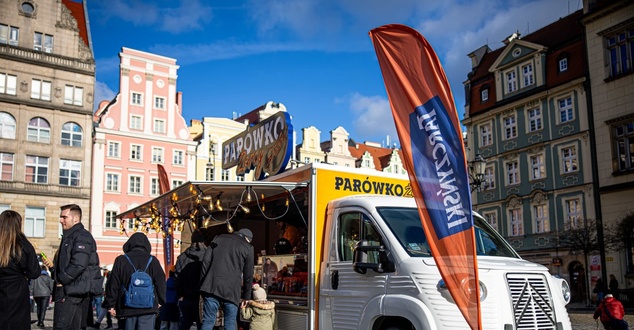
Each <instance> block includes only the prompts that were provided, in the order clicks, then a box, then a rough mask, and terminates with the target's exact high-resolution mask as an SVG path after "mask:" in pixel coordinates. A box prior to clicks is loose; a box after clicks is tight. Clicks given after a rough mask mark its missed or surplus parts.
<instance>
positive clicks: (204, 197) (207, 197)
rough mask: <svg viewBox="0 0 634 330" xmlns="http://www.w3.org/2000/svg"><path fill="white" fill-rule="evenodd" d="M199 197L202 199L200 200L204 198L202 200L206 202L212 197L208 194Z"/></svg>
mask: <svg viewBox="0 0 634 330" xmlns="http://www.w3.org/2000/svg"><path fill="white" fill-rule="evenodd" d="M200 199H202V200H204V201H206V202H210V201H211V199H212V197H211V196H209V195H207V196H201V197H200Z"/></svg>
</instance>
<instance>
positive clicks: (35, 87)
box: [31, 79, 51, 101]
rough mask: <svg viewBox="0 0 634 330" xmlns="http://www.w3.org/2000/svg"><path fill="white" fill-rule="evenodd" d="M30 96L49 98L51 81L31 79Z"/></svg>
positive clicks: (39, 98)
mask: <svg viewBox="0 0 634 330" xmlns="http://www.w3.org/2000/svg"><path fill="white" fill-rule="evenodd" d="M31 98H32V99H36V100H42V101H50V100H51V82H50V81H44V80H39V79H32V80H31Z"/></svg>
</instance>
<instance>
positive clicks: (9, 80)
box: [0, 72, 18, 95]
mask: <svg viewBox="0 0 634 330" xmlns="http://www.w3.org/2000/svg"><path fill="white" fill-rule="evenodd" d="M17 87H18V77H17V76H14V75H10V74H6V73H2V72H0V94H9V95H16V92H17Z"/></svg>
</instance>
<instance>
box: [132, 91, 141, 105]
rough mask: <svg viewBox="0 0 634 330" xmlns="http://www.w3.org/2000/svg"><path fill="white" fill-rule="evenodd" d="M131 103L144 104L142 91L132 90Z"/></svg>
mask: <svg viewBox="0 0 634 330" xmlns="http://www.w3.org/2000/svg"><path fill="white" fill-rule="evenodd" d="M130 104H132V105H143V95H142V94H141V93H135V92H132V96H131V97H130Z"/></svg>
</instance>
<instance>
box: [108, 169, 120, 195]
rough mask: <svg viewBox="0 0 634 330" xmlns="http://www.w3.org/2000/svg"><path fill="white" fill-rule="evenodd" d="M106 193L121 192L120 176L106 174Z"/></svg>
mask: <svg viewBox="0 0 634 330" xmlns="http://www.w3.org/2000/svg"><path fill="white" fill-rule="evenodd" d="M106 191H109V192H119V174H117V173H108V174H106Z"/></svg>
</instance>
